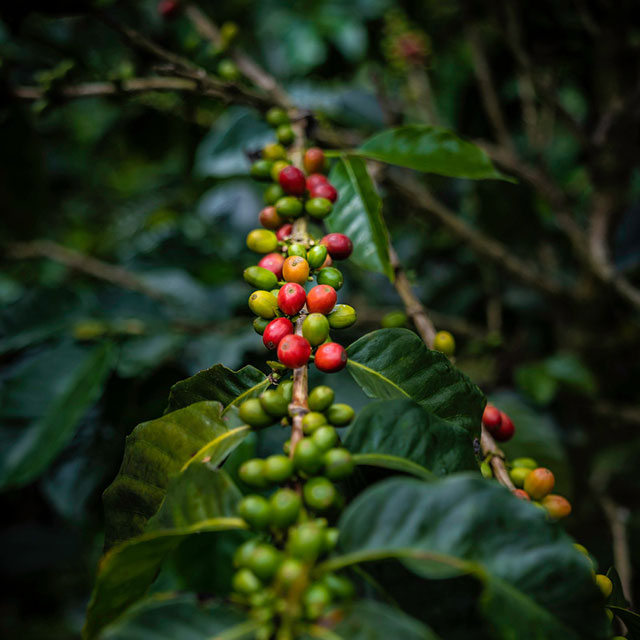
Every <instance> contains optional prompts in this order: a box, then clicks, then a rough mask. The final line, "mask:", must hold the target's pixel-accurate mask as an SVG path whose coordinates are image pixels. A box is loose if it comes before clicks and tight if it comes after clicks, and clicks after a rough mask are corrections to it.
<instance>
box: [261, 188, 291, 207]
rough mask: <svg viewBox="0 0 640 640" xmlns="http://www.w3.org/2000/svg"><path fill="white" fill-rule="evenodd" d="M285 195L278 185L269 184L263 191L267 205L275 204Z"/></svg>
mask: <svg viewBox="0 0 640 640" xmlns="http://www.w3.org/2000/svg"><path fill="white" fill-rule="evenodd" d="M285 195H286V194H285V192H284V189H283V188H282V187H281V186H280V185H279V184H270V185H269V186H268V187H267V188H266V189H265V190H264V201H265V202H266V203H267V204H275V203H276V202H277V201H278V200H280V198H282V197H284V196H285Z"/></svg>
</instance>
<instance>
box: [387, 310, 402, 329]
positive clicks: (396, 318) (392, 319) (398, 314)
mask: <svg viewBox="0 0 640 640" xmlns="http://www.w3.org/2000/svg"><path fill="white" fill-rule="evenodd" d="M407 320H408V318H407V314H406V313H405V312H404V311H389V313H385V314H384V316H382V322H381V324H382V326H383V327H384V328H385V329H393V328H394V327H406V326H407Z"/></svg>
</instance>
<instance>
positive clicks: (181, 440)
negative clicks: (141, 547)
mask: <svg viewBox="0 0 640 640" xmlns="http://www.w3.org/2000/svg"><path fill="white" fill-rule="evenodd" d="M248 433H249V429H248V427H245V426H242V427H238V426H237V425H236V424H235V419H234V420H233V421H232V422H231V424H229V422H227V421H226V420H224V419H223V417H222V405H221V404H220V403H219V402H198V403H196V404H192V405H189V406H188V407H185V408H184V409H179V410H178V411H174V412H173V413H168V414H166V415H164V416H163V417H162V418H158V419H157V420H151V421H149V422H143V423H142V424H139V425H138V426H137V427H136V428H135V429H134V430H133V432H132V433H131V435H130V436H128V437H127V444H126V446H125V451H124V459H123V461H122V465H121V467H120V471H119V472H118V475H117V476H116V479H115V480H114V481H113V483H112V484H111V485H110V486H109V487H108V488H107V490H106V491H105V492H104V505H105V521H106V522H105V538H106V539H105V548H107V549H108V548H109V547H111V546H113V545H114V544H116V543H118V542H121V541H122V540H126V539H128V538H131V537H133V536H136V535H140V534H141V533H142V531H143V530H144V528H145V526H146V524H147V521H148V520H149V518H151V516H153V515H154V514H155V513H156V511H157V510H158V507H159V506H160V504H161V503H162V500H163V499H164V496H165V492H166V489H167V486H168V484H169V476H170V475H171V474H173V473H177V472H179V471H181V470H184V469H185V468H188V466H189V463H190V462H191V461H203V460H205V459H207V461H208V462H209V463H210V464H211V465H218V464H220V463H221V462H222V461H223V460H224V458H226V456H227V455H228V454H229V453H230V452H231V451H233V449H235V447H237V446H238V444H239V443H240V442H242V440H243V439H244V438H245V437H246V435H247V434H248Z"/></svg>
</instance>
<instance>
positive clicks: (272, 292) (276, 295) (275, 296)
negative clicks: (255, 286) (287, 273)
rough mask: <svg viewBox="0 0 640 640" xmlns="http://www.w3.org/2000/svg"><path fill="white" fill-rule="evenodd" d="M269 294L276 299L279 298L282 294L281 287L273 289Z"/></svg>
mask: <svg viewBox="0 0 640 640" xmlns="http://www.w3.org/2000/svg"><path fill="white" fill-rule="evenodd" d="M269 293H270V294H271V295H272V296H273V297H274V298H277V297H278V294H279V293H280V287H276V288H275V289H271V291H269Z"/></svg>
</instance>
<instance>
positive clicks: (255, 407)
mask: <svg viewBox="0 0 640 640" xmlns="http://www.w3.org/2000/svg"><path fill="white" fill-rule="evenodd" d="M239 414H240V419H241V420H242V421H243V422H244V423H245V424H248V425H249V426H250V427H254V428H256V429H262V428H264V427H268V426H269V425H270V424H273V417H272V416H270V415H269V414H268V413H267V412H266V411H265V410H264V409H263V407H262V404H261V402H260V400H258V398H249V400H245V401H244V402H243V403H242V404H241V405H240V410H239Z"/></svg>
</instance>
